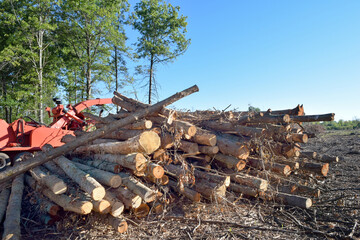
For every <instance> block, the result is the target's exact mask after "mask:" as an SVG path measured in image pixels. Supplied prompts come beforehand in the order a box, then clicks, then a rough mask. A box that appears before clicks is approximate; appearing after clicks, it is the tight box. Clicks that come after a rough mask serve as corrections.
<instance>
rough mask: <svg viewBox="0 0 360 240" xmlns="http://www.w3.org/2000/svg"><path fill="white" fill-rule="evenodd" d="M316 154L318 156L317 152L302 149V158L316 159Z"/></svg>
mask: <svg viewBox="0 0 360 240" xmlns="http://www.w3.org/2000/svg"><path fill="white" fill-rule="evenodd" d="M316 156H317V153H316V152H312V151H302V152H300V157H302V158H308V159H315V158H316Z"/></svg>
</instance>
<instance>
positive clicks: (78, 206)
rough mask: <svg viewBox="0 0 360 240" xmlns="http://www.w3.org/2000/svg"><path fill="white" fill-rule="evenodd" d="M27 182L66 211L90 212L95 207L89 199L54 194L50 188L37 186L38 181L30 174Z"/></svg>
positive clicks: (26, 179) (26, 178) (26, 177)
mask: <svg viewBox="0 0 360 240" xmlns="http://www.w3.org/2000/svg"><path fill="white" fill-rule="evenodd" d="M25 181H26V183H27V184H28V185H29V186H30V187H31V188H32V189H34V190H36V191H39V192H41V193H42V194H44V195H45V196H46V197H47V198H49V199H50V200H51V201H53V202H54V203H56V204H57V205H59V206H60V207H62V208H63V209H64V210H65V211H71V212H75V213H78V214H89V213H90V212H91V210H92V209H93V204H92V203H91V202H89V201H81V200H77V199H72V198H70V197H69V196H67V195H65V194H58V195H56V194H54V193H53V192H52V191H50V190H49V189H48V188H45V187H37V185H36V181H35V180H34V179H33V178H31V177H30V176H27V175H26V176H25Z"/></svg>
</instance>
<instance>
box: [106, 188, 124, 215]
mask: <svg viewBox="0 0 360 240" xmlns="http://www.w3.org/2000/svg"><path fill="white" fill-rule="evenodd" d="M104 199H105V200H107V201H109V203H110V206H111V207H110V214H111V215H112V216H113V217H119V216H120V215H121V214H122V213H123V211H124V208H125V206H124V204H123V203H122V202H121V201H120V200H119V199H118V198H117V197H116V195H115V194H114V193H113V192H110V191H106V194H105V197H104Z"/></svg>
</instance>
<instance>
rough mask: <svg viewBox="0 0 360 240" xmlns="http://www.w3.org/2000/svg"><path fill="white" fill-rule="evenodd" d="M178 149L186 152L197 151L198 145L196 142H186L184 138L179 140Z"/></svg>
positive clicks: (194, 152)
mask: <svg viewBox="0 0 360 240" xmlns="http://www.w3.org/2000/svg"><path fill="white" fill-rule="evenodd" d="M179 149H180V150H181V151H183V152H186V153H192V154H197V153H199V146H198V144H197V143H193V142H188V141H185V140H181V141H180V144H179Z"/></svg>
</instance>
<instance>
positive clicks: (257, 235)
mask: <svg viewBox="0 0 360 240" xmlns="http://www.w3.org/2000/svg"><path fill="white" fill-rule="evenodd" d="M303 147H304V149H305V150H313V151H317V152H319V153H326V154H330V155H336V156H339V157H341V159H340V161H339V162H338V163H331V164H330V170H329V175H328V176H327V177H326V178H316V177H313V178H312V179H310V180H311V181H312V184H313V186H316V187H318V188H319V189H320V190H321V195H320V197H319V198H315V199H313V206H312V207H311V208H309V209H301V208H297V207H289V206H285V205H281V204H278V203H274V202H265V201H263V200H260V199H255V198H245V197H242V196H239V195H236V196H235V195H233V194H232V193H230V192H229V193H228V194H227V199H226V200H223V201H222V202H221V203H216V202H212V203H211V202H201V203H196V204H194V203H192V202H190V201H189V200H187V199H186V198H183V197H178V198H177V199H178V200H176V201H175V202H173V203H170V204H169V205H168V206H166V208H165V211H164V213H163V214H161V215H155V214H150V215H149V216H147V217H146V218H144V219H137V218H135V217H134V216H133V214H132V213H131V212H127V213H125V214H124V217H125V219H126V220H127V222H128V224H129V229H128V231H127V232H126V233H124V234H119V233H116V232H114V230H113V229H112V227H111V226H110V225H109V224H107V223H106V219H105V217H104V216H101V215H96V214H95V215H94V214H91V215H88V216H79V215H75V214H71V213H67V214H65V215H64V216H63V220H61V221H59V222H56V223H55V224H53V225H49V226H46V225H43V223H42V221H41V218H40V217H39V216H38V214H37V212H38V211H36V209H35V207H34V206H31V205H30V204H29V203H28V201H23V202H24V203H23V204H24V205H23V210H22V219H21V225H22V236H23V239H360V226H359V225H360V213H359V211H360V131H331V132H329V131H328V132H325V133H321V134H319V135H318V136H317V137H316V138H313V139H310V140H309V143H308V144H306V146H303ZM293 177H294V178H296V175H294V176H293ZM163 191H164V192H167V191H169V189H167V188H166V187H165V188H163ZM27 198H29V197H28V196H27ZM0 232H1V229H0Z"/></svg>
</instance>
